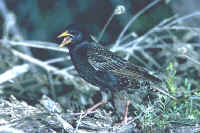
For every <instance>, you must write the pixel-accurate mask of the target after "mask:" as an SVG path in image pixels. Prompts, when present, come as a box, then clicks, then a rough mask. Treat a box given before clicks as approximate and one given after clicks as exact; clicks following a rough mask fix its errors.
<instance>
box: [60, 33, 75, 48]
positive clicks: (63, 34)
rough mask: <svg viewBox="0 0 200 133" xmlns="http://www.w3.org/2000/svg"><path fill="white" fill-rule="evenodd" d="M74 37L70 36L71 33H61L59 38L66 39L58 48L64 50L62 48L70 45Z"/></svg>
mask: <svg viewBox="0 0 200 133" xmlns="http://www.w3.org/2000/svg"><path fill="white" fill-rule="evenodd" d="M72 36H73V35H72V34H70V33H68V32H67V31H65V32H63V33H61V34H60V35H59V36H58V38H61V37H64V39H63V41H62V43H61V44H60V45H59V46H58V47H59V48H62V47H64V46H65V45H68V44H70V43H71V41H72V38H71V37H72Z"/></svg>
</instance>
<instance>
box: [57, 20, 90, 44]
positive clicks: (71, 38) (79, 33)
mask: <svg viewBox="0 0 200 133" xmlns="http://www.w3.org/2000/svg"><path fill="white" fill-rule="evenodd" d="M58 38H64V39H63V41H62V43H61V44H60V45H59V46H58V47H60V48H61V47H64V46H68V47H73V46H75V45H78V44H79V43H81V42H83V41H85V40H88V39H89V38H90V37H89V33H88V32H87V30H86V29H85V27H84V26H82V25H77V24H71V25H69V26H68V27H67V29H66V31H65V32H63V33H61V34H60V35H59V36H58Z"/></svg>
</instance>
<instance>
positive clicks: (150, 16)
mask: <svg viewBox="0 0 200 133" xmlns="http://www.w3.org/2000/svg"><path fill="white" fill-rule="evenodd" d="M153 3H154V4H153ZM151 4H152V5H151ZM119 5H120V6H121V9H120V11H119V13H116V9H117V7H119ZM149 5H151V7H148V6H149ZM199 5H200V1H198V0H191V1H184V0H175V1H173V0H96V1H94V0H0V60H1V62H0V97H1V98H5V99H8V98H9V97H10V95H14V96H15V97H17V99H20V100H23V101H25V102H27V103H28V104H30V105H33V106H34V105H35V104H36V103H39V100H40V99H41V97H42V95H47V96H49V97H50V98H52V99H53V100H55V101H57V102H58V103H60V104H61V105H62V106H63V107H65V108H69V107H71V111H72V112H74V111H75V112H80V110H81V109H85V108H87V107H88V106H89V105H92V104H94V103H96V102H97V101H98V100H100V99H101V98H100V93H99V89H98V88H95V87H93V86H91V85H88V84H87V83H86V82H85V81H83V80H82V79H81V78H80V77H79V76H78V75H77V73H76V71H75V70H74V68H73V67H72V66H71V62H70V59H69V56H68V54H66V52H65V51H66V50H62V49H58V48H56V46H57V45H58V44H59V43H60V42H61V41H62V40H60V39H58V38H57V36H58V35H59V34H60V33H62V32H63V31H64V30H65V28H66V27H67V26H68V25H69V24H72V23H80V24H86V26H87V29H88V31H89V32H90V33H91V35H92V36H93V37H94V39H97V40H98V39H99V36H100V34H101V33H102V30H103V29H104V27H105V25H106V24H108V25H107V27H106V29H105V30H103V33H104V34H103V36H102V37H101V39H100V40H98V41H100V42H101V43H102V45H105V46H106V47H108V48H110V49H111V50H112V51H113V52H116V53H117V54H118V55H119V56H122V57H123V58H125V59H128V60H129V61H131V62H133V63H135V64H137V65H139V66H143V67H145V68H147V69H149V70H150V71H155V72H156V73H158V75H159V74H160V75H161V76H160V77H162V78H163V80H165V81H166V84H167V87H168V89H169V92H170V93H171V94H172V95H174V96H177V97H180V99H181V100H180V101H170V100H169V99H166V97H165V99H164V102H167V101H170V102H169V103H170V105H171V106H170V107H168V108H167V109H166V110H168V109H169V110H170V111H171V110H173V111H174V112H179V113H180V114H182V116H180V114H179V116H177V117H174V114H175V113H174V112H173V111H172V112H170V111H169V110H168V111H166V110H165V111H166V112H165V111H163V112H162V111H161V112H162V113H163V114H162V113H160V112H159V113H160V115H161V114H162V118H163V120H162V122H163V123H164V124H163V125H167V124H168V123H169V120H172V119H170V118H174V119H176V121H179V122H180V121H181V122H182V121H184V122H185V121H188V120H191V119H192V122H194V123H196V122H197V121H198V122H199V120H200V119H199V118H200V117H199V116H200V113H199V112H200V105H199V102H200V98H199V97H200V93H199V84H200V69H199V68H200V54H199V52H200V44H199V39H200V36H199V35H200V34H199V33H200V32H199V31H200V27H199V25H200V19H199V15H200V13H199V9H200V8H199ZM147 7H148V8H147ZM145 8H147V10H146V9H145ZM137 15H138V17H136V16H137ZM134 17H135V19H134ZM133 19H134V21H133V23H131V24H130V25H127V24H128V23H129V22H130V20H133ZM126 28H127V30H125V34H122V31H123V30H124V29H126ZM121 34H122V36H121V37H120V35H121ZM29 57H30V58H29ZM17 66H19V69H14V68H16V67H17ZM9 70H10V71H14V72H13V73H14V74H13V75H9V76H10V77H6V78H5V76H4V75H6V74H7V73H6V72H8V71H9ZM17 72H18V73H17ZM91 88H92V89H91ZM143 93H144V90H142V91H141V93H138V94H134V97H137V96H138V95H144V94H143ZM94 97H95V98H96V97H97V98H98V100H97V99H95V98H94ZM144 97H145V98H146V95H145V96H141V99H142V100H141V99H140V100H138V99H137V98H136V99H134V100H135V101H136V104H141V103H144V102H145V100H144V99H143V98H144ZM158 97H159V96H158ZM159 98H160V97H159ZM146 100H147V99H146ZM137 101H142V102H138V103H137ZM147 101H148V100H147ZM157 102H163V99H159V100H157ZM181 104H183V106H180V105H181ZM190 106H192V107H190ZM189 107H190V108H189ZM142 108H143V107H140V106H138V107H135V106H134V108H133V109H132V110H133V112H134V111H136V110H137V111H138V110H140V111H138V112H142V111H141V110H142ZM191 108H192V109H191ZM137 111H136V112H137ZM143 111H144V110H143ZM182 111H183V112H182ZM184 111H185V112H184ZM169 112H170V113H169ZM188 112H190V113H188ZM134 113H135V112H134ZM134 113H132V114H133V115H136V114H134ZM157 114H158V113H155V116H152V117H151V118H150V117H146V116H145V115H144V114H142V115H144V116H143V117H141V119H140V118H138V119H139V120H138V121H139V122H136V123H140V125H141V127H142V126H144V125H145V126H149V125H148V124H149V123H145V122H144V121H143V120H144V119H145V120H146V119H147V118H148V119H147V121H150V123H151V122H152V121H153V120H154V119H155V117H157V116H158V115H157ZM172 114H173V115H172ZM160 118H161V117H160ZM182 118H183V119H184V120H183V119H182ZM174 119H173V120H174ZM197 119H198V120H197ZM134 122H135V121H134ZM156 122H157V123H156ZM156 122H155V121H153V122H152V123H153V124H152V125H153V126H155V125H156V124H158V125H159V124H160V123H161V121H156ZM198 122H197V123H198ZM194 123H193V124H194ZM161 125H162V124H161Z"/></svg>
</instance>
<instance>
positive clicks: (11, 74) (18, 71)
mask: <svg viewBox="0 0 200 133" xmlns="http://www.w3.org/2000/svg"><path fill="white" fill-rule="evenodd" d="M29 68H30V67H29V65H28V64H23V65H19V66H15V67H13V68H12V69H10V70H8V71H6V72H4V73H3V74H1V75H0V84H3V83H4V82H6V81H9V80H12V79H14V78H16V77H18V76H20V75H22V74H24V73H26V72H28V70H29Z"/></svg>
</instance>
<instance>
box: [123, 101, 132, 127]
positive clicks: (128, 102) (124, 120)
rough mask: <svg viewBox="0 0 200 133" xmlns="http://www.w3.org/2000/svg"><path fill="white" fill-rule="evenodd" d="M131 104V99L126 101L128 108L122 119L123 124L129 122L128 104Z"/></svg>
mask: <svg viewBox="0 0 200 133" xmlns="http://www.w3.org/2000/svg"><path fill="white" fill-rule="evenodd" d="M129 104H130V101H129V100H128V101H126V108H125V112H124V119H123V120H122V121H121V124H126V123H127V115H128V106H129Z"/></svg>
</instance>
